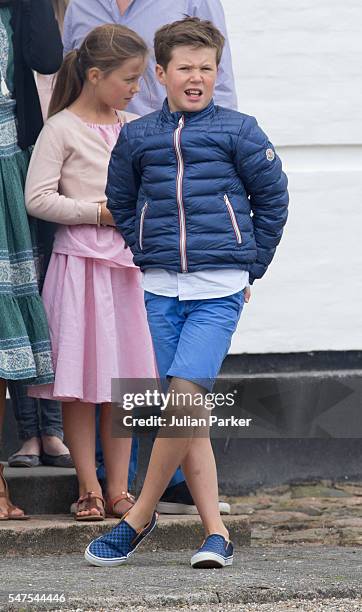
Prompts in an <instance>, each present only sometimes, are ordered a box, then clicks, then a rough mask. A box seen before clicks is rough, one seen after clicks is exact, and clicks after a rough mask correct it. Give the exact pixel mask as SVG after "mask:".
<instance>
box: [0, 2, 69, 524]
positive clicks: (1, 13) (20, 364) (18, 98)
mask: <svg viewBox="0 0 362 612" xmlns="http://www.w3.org/2000/svg"><path fill="white" fill-rule="evenodd" d="M61 61H62V44H61V40H60V34H59V29H58V26H57V23H56V21H55V17H54V13H53V9H52V6H51V4H50V3H49V2H47V0H27V1H25V0H12V1H7V2H4V1H3V0H0V428H1V425H2V421H3V417H4V411H5V397H6V388H7V386H8V383H9V382H11V381H26V382H31V383H32V384H44V383H50V382H52V381H53V378H54V375H53V367H52V359H51V347H50V340H49V331H48V325H47V320H46V316H45V311H44V309H43V305H42V301H41V298H40V296H39V290H38V282H37V267H38V264H39V251H38V249H37V246H36V222H35V221H34V220H31V221H29V219H28V217H27V214H26V209H25V203H24V185H25V178H26V173H27V169H28V164H29V160H30V154H31V146H32V145H33V144H34V143H35V140H36V138H37V136H38V134H39V132H40V129H41V126H42V118H41V109H40V104H39V99H38V96H37V92H36V86H35V82H34V77H33V72H32V70H37V71H39V72H44V73H48V74H51V73H54V72H56V71H57V70H58V68H59V66H60V64H61ZM0 431H1V429H0ZM23 518H26V517H25V515H24V512H23V511H22V510H20V509H19V508H16V507H15V506H13V504H11V502H10V500H9V495H8V490H7V485H6V482H5V480H4V477H3V466H2V465H0V520H8V519H23Z"/></svg>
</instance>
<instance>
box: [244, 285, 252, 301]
mask: <svg viewBox="0 0 362 612" xmlns="http://www.w3.org/2000/svg"><path fill="white" fill-rule="evenodd" d="M250 298H251V290H250V287H249V286H248V287H245V289H244V302H245V304H248V303H249V301H250Z"/></svg>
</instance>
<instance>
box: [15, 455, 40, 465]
mask: <svg viewBox="0 0 362 612" xmlns="http://www.w3.org/2000/svg"><path fill="white" fill-rule="evenodd" d="M8 465H9V467H29V468H31V467H38V466H39V465H41V461H40V457H39V455H18V454H17V453H14V454H13V455H11V457H9V459H8Z"/></svg>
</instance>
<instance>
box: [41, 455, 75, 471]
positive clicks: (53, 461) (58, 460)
mask: <svg viewBox="0 0 362 612" xmlns="http://www.w3.org/2000/svg"><path fill="white" fill-rule="evenodd" d="M41 460H42V463H43V465H50V466H52V467H59V468H73V467H74V463H73V459H72V458H71V456H70V454H69V453H67V454H66V455H48V453H42V455H41Z"/></svg>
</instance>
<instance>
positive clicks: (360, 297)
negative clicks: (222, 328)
mask: <svg viewBox="0 0 362 612" xmlns="http://www.w3.org/2000/svg"><path fill="white" fill-rule="evenodd" d="M222 1H223V5H224V10H225V14H226V19H227V24H228V30H229V37H230V42H231V46H232V53H233V62H234V72H235V78H236V84H237V91H238V97H239V110H241V111H243V112H246V113H249V114H252V115H255V116H256V117H257V119H258V121H259V123H260V124H261V126H262V127H263V129H264V130H265V131H266V132H267V133H268V135H269V137H270V139H271V140H272V141H273V142H274V144H275V145H276V147H277V149H278V153H279V155H280V156H281V158H282V160H283V162H284V166H285V169H286V172H287V174H288V177H289V181H290V195H291V203H290V216H289V221H288V224H287V226H286V229H285V234H284V237H283V239H282V242H281V245H280V247H279V249H278V251H277V254H276V257H275V259H274V261H273V263H272V265H271V267H270V269H269V270H268V272H267V274H266V276H265V277H264V278H263V279H262V280H261V281H257V282H256V283H255V284H254V287H253V295H252V300H251V302H250V304H249V305H248V306H247V307H245V310H244V312H243V315H242V318H241V321H240V325H239V328H238V331H237V333H236V334H235V337H234V340H233V344H232V348H231V352H233V353H242V352H247V353H258V352H292V351H309V350H344V349H346V350H351V349H362V315H361V310H362V306H361V305H362V273H361V270H362V246H361V244H362V116H361V110H362V70H361V58H362V2H361V0H346V1H345V2H342V3H341V2H339V0H338V1H337V0H318V2H315V0H297V1H296V2H291V0H273V2H266V1H265V0H243V1H240V0H222Z"/></svg>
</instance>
